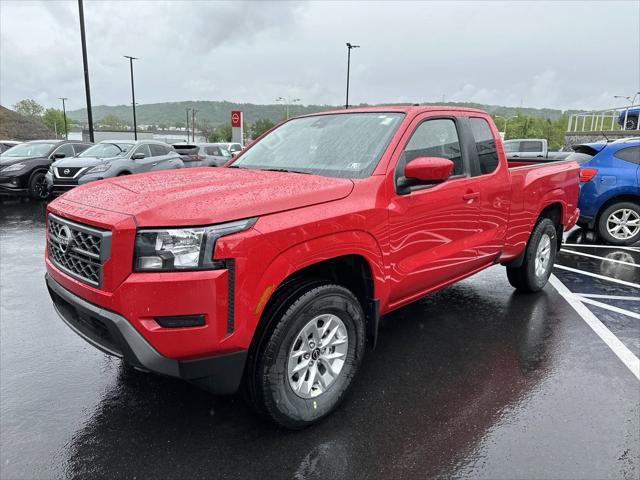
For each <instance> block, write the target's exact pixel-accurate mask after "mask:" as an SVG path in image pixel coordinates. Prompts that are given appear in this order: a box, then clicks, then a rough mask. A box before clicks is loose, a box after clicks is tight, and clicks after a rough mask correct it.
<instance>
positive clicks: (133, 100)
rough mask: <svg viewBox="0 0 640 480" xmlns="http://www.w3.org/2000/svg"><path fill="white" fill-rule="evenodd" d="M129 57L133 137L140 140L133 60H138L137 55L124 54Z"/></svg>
mask: <svg viewBox="0 0 640 480" xmlns="http://www.w3.org/2000/svg"><path fill="white" fill-rule="evenodd" d="M124 58H128V59H129V69H130V70H131V105H132V106H133V139H134V140H138V125H137V123H136V91H135V89H134V88H133V61H134V60H138V59H137V58H136V57H130V56H129V55H124Z"/></svg>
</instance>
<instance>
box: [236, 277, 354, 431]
mask: <svg viewBox="0 0 640 480" xmlns="http://www.w3.org/2000/svg"><path fill="white" fill-rule="evenodd" d="M289 302H290V303H288V305H283V307H285V308H276V309H275V310H274V312H279V314H278V313H276V315H278V316H277V317H276V318H273V319H272V320H273V321H274V322H275V326H274V327H273V328H272V329H271V331H270V332H268V333H267V335H265V338H264V341H263V342H262V345H261V346H260V347H259V351H258V352H257V363H256V368H255V371H254V372H252V375H251V378H249V379H248V380H249V381H251V382H254V384H253V385H252V386H253V388H251V389H250V392H251V394H252V396H253V401H254V403H255V404H256V406H257V407H258V409H259V410H262V411H263V412H264V413H266V414H267V415H268V416H269V417H270V418H271V419H272V420H273V421H275V422H276V423H278V424H280V425H281V426H283V427H286V428H291V429H299V428H303V427H306V426H308V425H311V424H313V423H315V422H317V421H319V420H320V419H322V418H323V417H325V416H326V415H328V414H329V413H331V412H332V411H333V410H334V409H335V408H336V407H337V406H338V404H339V403H340V402H341V401H342V400H343V399H344V397H345V395H346V393H347V391H348V389H349V387H350V386H351V384H352V382H353V379H354V377H355V375H356V373H357V372H358V369H359V366H360V363H361V361H362V357H363V355H364V349H365V325H364V313H363V311H362V307H361V306H360V303H359V302H358V300H357V299H356V297H355V296H354V295H353V294H352V293H351V292H350V291H349V290H347V289H346V288H344V287H342V286H339V285H332V284H321V285H318V284H315V285H310V286H309V288H307V289H304V290H302V291H300V292H299V293H297V294H296V296H295V297H294V298H292V299H290V301H289Z"/></svg>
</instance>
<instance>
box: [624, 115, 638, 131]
mask: <svg viewBox="0 0 640 480" xmlns="http://www.w3.org/2000/svg"><path fill="white" fill-rule="evenodd" d="M637 128H638V117H629V118H627V123H626V125H625V130H635V129H637Z"/></svg>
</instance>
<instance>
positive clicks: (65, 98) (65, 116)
mask: <svg viewBox="0 0 640 480" xmlns="http://www.w3.org/2000/svg"><path fill="white" fill-rule="evenodd" d="M58 98H59V99H60V100H62V115H63V116H64V139H65V140H69V131H68V129H67V109H66V107H65V105H64V101H65V100H69V99H68V98H67V97H58ZM56 136H57V134H56Z"/></svg>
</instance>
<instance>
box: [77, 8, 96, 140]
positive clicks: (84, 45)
mask: <svg viewBox="0 0 640 480" xmlns="http://www.w3.org/2000/svg"><path fill="white" fill-rule="evenodd" d="M78 15H79V17H80V42H81V43H82V65H83V67H84V91H85V95H86V98H87V123H89V141H90V142H91V143H93V142H94V138H93V114H92V113H91V89H90V88H89V62H88V61H87V38H86V36H85V34H84V8H83V6H82V0H78Z"/></svg>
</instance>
